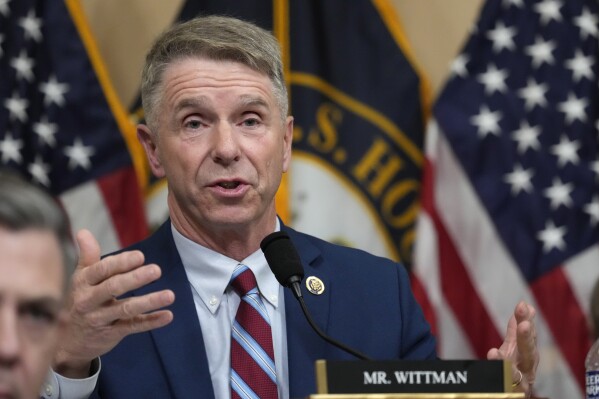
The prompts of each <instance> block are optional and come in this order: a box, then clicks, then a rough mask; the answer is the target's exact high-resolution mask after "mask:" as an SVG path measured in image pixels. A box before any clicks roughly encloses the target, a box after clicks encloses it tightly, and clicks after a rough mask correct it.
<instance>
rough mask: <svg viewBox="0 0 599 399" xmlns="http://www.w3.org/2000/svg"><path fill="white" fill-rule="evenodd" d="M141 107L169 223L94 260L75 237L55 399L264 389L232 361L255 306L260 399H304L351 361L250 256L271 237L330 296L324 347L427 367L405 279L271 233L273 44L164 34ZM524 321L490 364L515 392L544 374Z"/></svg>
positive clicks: (385, 265)
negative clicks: (280, 240) (326, 365)
mask: <svg viewBox="0 0 599 399" xmlns="http://www.w3.org/2000/svg"><path fill="white" fill-rule="evenodd" d="M142 101H143V107H144V110H145V116H146V121H147V124H146V125H140V126H138V137H139V139H140V141H141V143H142V144H143V146H144V148H145V151H146V154H147V157H148V160H149V163H150V166H151V168H152V172H153V173H154V174H155V175H156V176H157V177H166V179H167V181H168V190H169V192H168V206H169V212H170V219H169V220H168V221H167V222H166V223H165V224H164V225H163V226H162V227H160V228H159V229H158V231H157V232H156V233H154V234H153V235H152V236H151V237H150V238H148V239H147V240H145V241H143V242H140V243H139V244H137V245H134V246H132V247H131V248H128V249H127V250H126V251H123V252H121V253H118V254H113V255H111V256H108V257H105V258H103V259H102V260H101V259H100V248H99V247H98V244H97V242H96V241H95V239H94V238H93V237H92V236H91V234H90V233H89V232H87V231H82V232H80V233H79V234H78V237H77V239H78V242H79V246H80V248H81V255H80V262H79V266H78V268H77V271H76V274H75V276H74V279H73V301H72V303H73V305H72V307H71V317H72V319H73V323H72V324H71V328H70V334H69V335H68V337H66V339H65V340H64V341H63V343H62V345H61V349H60V351H59V353H58V355H57V357H56V359H55V367H54V370H55V371H56V374H55V375H54V379H55V380H54V383H55V386H57V387H59V388H60V391H61V397H65V398H66V397H85V396H87V395H89V394H93V395H97V396H102V397H106V398H137V397H139V398H142V397H143V398H146V397H160V398H166V397H173V398H188V397H189V398H191V397H202V398H212V397H216V398H229V397H240V396H242V397H244V393H245V392H244V391H246V390H254V389H255V390H258V389H262V386H258V385H256V384H255V381H254V379H253V378H250V381H246V380H244V382H239V381H238V377H239V375H240V374H242V377H243V374H245V373H246V371H239V370H238V369H237V367H236V364H237V363H236V361H234V360H231V359H232V358H233V357H234V356H237V355H234V352H235V353H236V352H237V348H238V347H239V345H240V344H239V342H240V341H239V339H238V337H237V336H238V335H240V334H239V331H238V321H237V318H238V309H239V310H240V311H241V309H242V305H244V304H245V303H248V302H251V301H253V302H256V303H259V309H261V310H260V315H261V317H262V318H263V320H267V323H268V324H269V327H268V328H269V329H271V332H269V333H268V334H265V335H264V336H262V338H261V339H259V340H258V341H260V342H262V341H263V340H264V341H268V345H270V346H272V354H270V353H271V351H270V350H267V349H265V350H264V352H261V353H266V354H267V355H268V357H272V358H269V359H267V360H265V361H264V363H266V364H267V367H265V368H264V370H266V368H268V369H269V370H268V371H269V374H268V376H269V377H268V378H269V379H270V381H267V382H268V383H270V382H272V383H274V390H273V391H274V392H271V393H269V394H268V397H278V398H288V397H305V396H307V395H309V394H311V393H314V392H315V390H316V388H315V382H314V361H315V360H317V359H349V358H351V356H350V355H348V354H347V353H344V352H343V351H341V350H339V349H337V348H335V347H333V346H331V345H329V344H327V343H325V342H324V341H322V340H321V339H320V338H319V337H318V336H317V335H316V334H315V333H314V332H313V331H312V330H311V329H310V327H309V325H308V323H307V322H306V320H305V319H304V317H303V315H302V313H301V311H300V308H299V305H298V304H297V303H296V302H295V299H294V298H293V296H292V295H291V294H289V293H288V292H286V291H285V290H284V288H283V287H282V286H281V285H280V284H279V283H278V282H277V280H276V279H275V277H274V275H273V273H272V272H271V271H270V269H269V267H268V265H267V262H266V259H265V257H264V254H263V253H262V251H261V250H260V242H261V241H262V240H263V238H264V237H266V236H267V235H269V234H270V233H273V232H275V231H278V230H282V231H286V232H287V233H288V234H289V236H290V237H291V240H292V242H293V243H294V244H295V246H296V247H297V249H298V252H299V254H300V257H301V261H302V264H303V267H304V269H305V272H306V274H307V276H313V277H316V278H318V279H319V280H320V283H319V286H322V287H324V290H315V292H314V294H306V295H305V296H306V303H307V306H308V307H309V308H310V310H311V312H312V313H313V317H314V319H315V320H316V322H317V323H318V324H319V325H320V327H321V328H322V329H324V330H325V331H326V332H327V333H328V334H329V335H330V336H333V337H335V338H337V339H338V340H340V341H342V342H343V343H345V344H346V345H348V346H350V347H353V348H355V349H357V350H359V351H360V352H362V353H364V354H367V355H368V356H370V357H372V358H375V359H398V358H404V359H430V358H435V356H436V354H435V340H434V338H433V336H432V334H431V331H430V328H429V326H428V324H427V323H426V321H425V319H424V317H423V315H422V312H421V309H420V307H419V306H418V304H417V303H416V301H415V300H414V297H413V295H412V293H411V291H410V286H409V281H408V276H407V273H406V271H405V270H404V268H403V267H402V265H399V264H397V263H394V262H392V261H390V260H388V259H383V258H378V257H375V256H372V255H370V254H367V253H365V252H363V251H358V250H355V249H349V248H344V247H340V246H337V245H333V244H330V243H327V242H324V241H322V240H319V239H317V238H315V237H311V236H309V235H306V234H302V233H299V232H296V231H294V230H293V229H291V228H289V227H287V226H284V225H283V223H282V222H281V221H280V220H279V219H278V218H277V214H276V210H275V203H274V196H275V193H276V191H277V189H278V187H279V184H280V182H281V177H282V175H283V173H285V172H287V170H288V168H289V164H290V161H291V142H292V135H293V118H292V117H291V116H288V102H287V92H286V86H285V82H284V79H283V68H282V63H281V55H280V49H279V45H278V43H277V41H276V39H275V38H274V37H273V36H272V34H270V33H269V32H267V31H265V30H263V29H261V28H259V27H257V26H255V25H253V24H250V23H247V22H244V21H240V20H238V19H234V18H227V17H218V16H209V17H201V18H197V19H194V20H191V21H189V22H187V23H184V24H180V25H176V26H174V27H172V28H170V29H169V30H168V31H167V32H165V33H164V34H162V35H161V36H160V37H159V38H158V40H157V41H156V43H155V44H154V45H153V47H152V48H151V50H150V52H149V54H148V55H147V58H146V64H145V67H144V70H143V73H142ZM241 265H244V266H241ZM239 267H242V269H241V270H244V272H243V273H246V271H245V269H243V268H248V269H249V270H250V271H251V274H252V275H253V276H255V280H256V281H257V286H258V288H257V290H255V291H254V292H255V293H257V295H256V297H254V298H253V299H252V300H251V301H246V297H243V299H242V296H243V295H242V294H238V292H237V287H236V286H235V284H234V283H231V284H230V281H232V280H233V279H236V277H237V275H238V274H239V273H240V272H239V271H238V270H240V269H238V268H239ZM232 286H234V287H232ZM244 306H245V305H244ZM256 309H258V308H256ZM533 317H534V309H532V308H531V307H530V306H528V305H527V304H525V303H521V304H519V305H518V306H517V307H516V310H515V314H514V317H512V319H511V320H510V324H509V327H508V332H507V335H506V340H505V342H504V343H503V345H501V346H500V347H499V348H497V349H492V350H491V351H490V352H489V357H491V358H509V359H511V360H512V361H513V364H514V377H515V378H516V380H517V382H518V383H519V386H518V389H524V390H530V389H529V388H530V384H531V383H532V381H534V377H535V371H536V366H537V363H538V353H537V350H536V345H535V329H534V322H533ZM239 323H240V324H243V322H239ZM232 326H233V327H232ZM244 328H245V325H244ZM232 335H233V337H234V338H231V336H232ZM241 335H243V334H241ZM248 352H249V350H248ZM251 356H253V355H251ZM246 359H249V360H252V361H253V359H254V358H253V357H252V359H250V358H246ZM249 360H248V362H246V363H249ZM242 363H243V362H242ZM244 364H245V363H244ZM248 375H249V374H248ZM230 380H232V381H233V382H230ZM240 386H243V387H242V388H241V389H240ZM67 392H68V393H69V395H71V396H69V395H67ZM256 396H260V397H266V395H263V394H261V393H258V394H257V395H256ZM250 397H251V395H250Z"/></svg>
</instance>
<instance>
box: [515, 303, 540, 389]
mask: <svg viewBox="0 0 599 399" xmlns="http://www.w3.org/2000/svg"><path fill="white" fill-rule="evenodd" d="M516 314H517V316H516V318H517V319H519V320H518V328H517V334H516V335H517V344H518V353H519V358H518V368H519V369H520V370H522V372H523V373H524V374H525V375H526V377H527V379H528V380H529V382H532V381H534V378H535V373H536V368H537V365H538V363H539V353H538V350H537V334H536V329H535V323H534V316H535V310H534V308H533V307H532V306H530V305H528V304H526V303H520V304H518V306H517V308H516Z"/></svg>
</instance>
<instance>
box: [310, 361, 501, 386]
mask: <svg viewBox="0 0 599 399" xmlns="http://www.w3.org/2000/svg"><path fill="white" fill-rule="evenodd" d="M316 385H317V389H318V393H319V394H346V393H449V392H451V393H498V392H511V390H512V388H511V385H512V374H511V368H510V364H509V362H507V361H506V362H504V361H500V360H389V361H363V360H354V361H334V360H333V361H332V360H318V361H316Z"/></svg>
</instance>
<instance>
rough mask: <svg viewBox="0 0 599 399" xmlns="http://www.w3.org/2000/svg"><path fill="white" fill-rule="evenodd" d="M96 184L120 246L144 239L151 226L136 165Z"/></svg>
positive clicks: (102, 178) (107, 175)
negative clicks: (148, 221)
mask: <svg viewBox="0 0 599 399" xmlns="http://www.w3.org/2000/svg"><path fill="white" fill-rule="evenodd" d="M97 183H98V187H99V189H100V191H101V192H102V195H103V197H104V202H105V203H106V207H107V208H108V210H109V212H110V215H111V216H112V224H113V225H114V228H115V230H116V232H117V234H118V237H119V240H120V243H121V245H122V246H128V245H131V244H133V243H135V242H137V241H139V240H141V239H143V238H145V237H146V236H147V235H148V226H147V223H146V217H145V212H144V209H143V205H142V204H143V200H142V198H141V192H140V189H139V185H138V182H137V176H136V174H135V170H134V169H133V166H128V167H125V168H122V169H119V170H117V171H115V172H112V173H109V174H106V175H104V176H102V177H100V178H99V179H98V181H97ZM90 211H91V210H90Z"/></svg>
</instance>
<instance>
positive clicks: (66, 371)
mask: <svg viewBox="0 0 599 399" xmlns="http://www.w3.org/2000/svg"><path fill="white" fill-rule="evenodd" d="M77 243H78V244H79V250H80V254H79V263H78V265H77V268H76V270H75V273H74V274H73V278H72V286H71V295H70V303H69V304H68V306H69V313H70V320H69V322H68V327H67V331H66V333H65V334H64V336H63V337H62V339H61V341H60V347H59V350H58V353H57V354H56V356H55V358H54V371H56V372H57V373H58V374H60V375H62V376H64V377H68V378H86V377H88V376H89V372H90V365H91V362H92V360H94V359H95V358H97V357H98V356H100V355H103V354H105V353H106V352H108V351H110V350H111V349H112V348H114V347H115V346H116V345H117V344H118V343H119V342H120V341H121V340H122V339H123V338H124V337H126V336H127V335H129V334H134V333H138V332H143V331H149V330H152V329H155V328H159V327H163V326H165V325H167V324H168V323H170V322H171V321H172V319H173V314H172V312H171V311H170V310H160V309H161V308H163V307H165V306H168V305H170V304H172V303H173V302H174V300H175V294H174V293H173V291H171V290H163V291H159V292H153V293H150V294H146V295H143V296H134V297H130V298H124V299H117V297H119V296H121V295H123V294H125V293H127V292H129V291H131V290H134V289H137V288H140V287H142V286H144V285H146V284H148V283H150V282H152V281H155V280H157V279H158V278H159V277H160V275H161V270H160V267H158V265H155V264H150V265H144V255H143V254H142V253H141V252H140V251H129V252H123V253H120V254H118V255H113V256H108V257H106V258H104V259H102V260H100V246H99V244H98V242H97V240H96V239H95V238H94V236H93V235H92V234H91V233H90V232H89V231H88V230H81V231H79V233H78V234H77Z"/></svg>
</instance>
